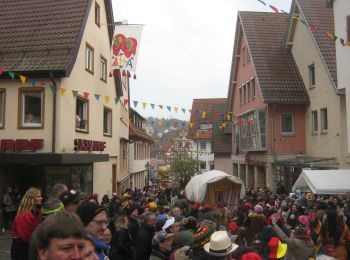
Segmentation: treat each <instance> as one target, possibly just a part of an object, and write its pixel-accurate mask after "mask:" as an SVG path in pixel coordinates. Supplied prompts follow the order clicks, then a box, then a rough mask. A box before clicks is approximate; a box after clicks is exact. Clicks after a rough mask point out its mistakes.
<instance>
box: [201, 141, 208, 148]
mask: <svg viewBox="0 0 350 260" xmlns="http://www.w3.org/2000/svg"><path fill="white" fill-rule="evenodd" d="M199 145H200V149H201V150H205V149H207V143H206V142H205V141H201V142H200V143H199Z"/></svg>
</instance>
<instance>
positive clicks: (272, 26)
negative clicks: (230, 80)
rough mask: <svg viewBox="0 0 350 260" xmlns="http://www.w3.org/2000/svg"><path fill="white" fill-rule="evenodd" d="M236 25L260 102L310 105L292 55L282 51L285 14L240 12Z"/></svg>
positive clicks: (286, 19)
mask: <svg viewBox="0 0 350 260" xmlns="http://www.w3.org/2000/svg"><path fill="white" fill-rule="evenodd" d="M238 22H240V23H241V25H242V28H243V31H244V33H245V36H246V39H247V44H248V46H249V52H250V54H251V60H252V62H253V65H254V69H255V72H256V77H257V79H258V83H259V86H260V89H261V93H262V97H263V101H264V102H265V103H288V104H305V103H309V96H308V93H307V91H306V89H305V86H304V83H303V80H302V78H301V75H300V73H299V71H298V68H297V66H296V64H295V61H294V59H293V56H292V53H291V52H290V51H285V50H284V48H283V47H284V37H285V33H286V30H287V23H288V14H283V13H280V14H276V13H264V12H239V20H238ZM236 37H237V35H236ZM233 55H235V53H234V54H233ZM232 73H233V72H232ZM229 93H230V91H229Z"/></svg>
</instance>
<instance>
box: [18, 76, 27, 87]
mask: <svg viewBox="0 0 350 260" xmlns="http://www.w3.org/2000/svg"><path fill="white" fill-rule="evenodd" d="M19 78H20V79H21V81H22V85H24V83H26V80H27V77H25V76H23V75H19Z"/></svg>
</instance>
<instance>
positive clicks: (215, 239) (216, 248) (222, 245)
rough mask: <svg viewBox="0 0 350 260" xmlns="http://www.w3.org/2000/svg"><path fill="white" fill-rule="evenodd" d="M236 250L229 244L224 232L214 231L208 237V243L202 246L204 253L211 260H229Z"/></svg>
mask: <svg viewBox="0 0 350 260" xmlns="http://www.w3.org/2000/svg"><path fill="white" fill-rule="evenodd" d="M237 248H238V245H236V244H234V243H232V242H231V239H230V237H229V236H228V234H227V232H226V231H216V232H214V233H213V234H212V235H211V236H210V241H209V242H208V243H206V244H205V245H204V251H205V252H206V253H207V254H208V255H210V256H211V259H218V260H219V259H220V260H225V259H231V257H230V255H231V254H232V253H233V251H235V250H236V249H237Z"/></svg>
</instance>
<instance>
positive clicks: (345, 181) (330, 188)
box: [292, 169, 350, 194]
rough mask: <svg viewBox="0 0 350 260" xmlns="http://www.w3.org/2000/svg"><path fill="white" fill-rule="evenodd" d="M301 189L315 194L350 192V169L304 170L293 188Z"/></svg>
mask: <svg viewBox="0 0 350 260" xmlns="http://www.w3.org/2000/svg"><path fill="white" fill-rule="evenodd" d="M297 188H299V189H301V190H302V191H311V192H312V193H314V194H345V193H349V192H350V169H348V170H303V171H302V173H301V174H300V176H299V178H298V179H297V181H296V182H295V184H294V185H293V188H292V190H293V191H294V190H295V189H297Z"/></svg>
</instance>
